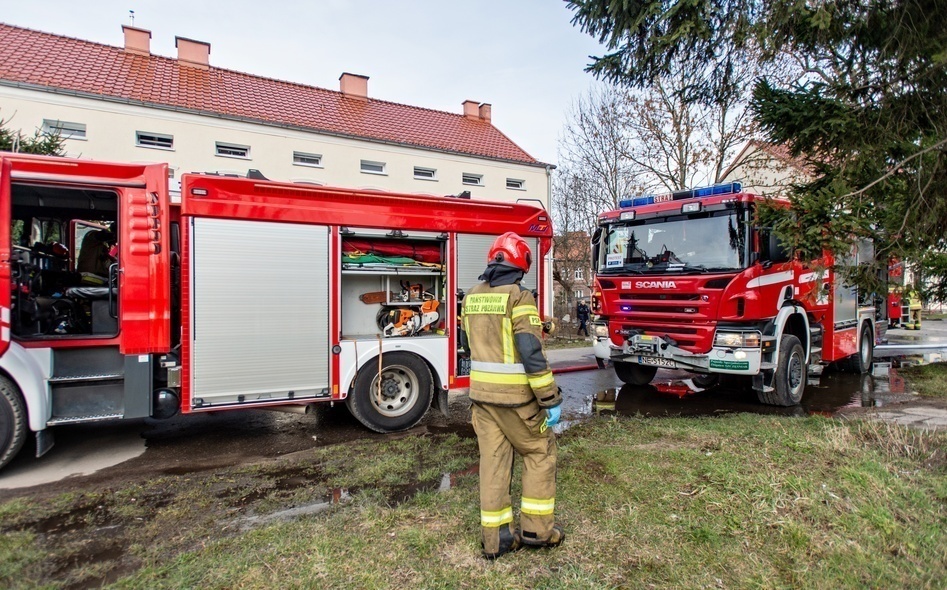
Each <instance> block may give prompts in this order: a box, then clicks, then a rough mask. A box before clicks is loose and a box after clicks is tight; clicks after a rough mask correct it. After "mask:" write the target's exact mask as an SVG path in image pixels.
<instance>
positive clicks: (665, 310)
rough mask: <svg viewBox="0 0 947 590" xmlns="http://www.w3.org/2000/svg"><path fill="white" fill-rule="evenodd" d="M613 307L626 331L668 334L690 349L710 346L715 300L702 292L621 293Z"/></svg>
mask: <svg viewBox="0 0 947 590" xmlns="http://www.w3.org/2000/svg"><path fill="white" fill-rule="evenodd" d="M613 306H614V315H615V316H616V319H617V320H618V321H617V324H618V325H619V329H620V330H621V331H622V332H624V333H626V334H627V333H629V332H632V331H638V332H643V333H644V334H648V335H651V336H661V337H668V338H671V339H673V340H674V341H675V342H676V343H677V346H679V347H681V348H683V349H685V350H689V351H691V352H697V353H703V352H707V350H709V349H710V346H711V341H712V339H713V335H714V329H715V327H716V317H715V315H716V314H715V310H716V307H717V302H716V301H711V300H710V298H708V297H706V296H704V295H702V294H699V293H622V294H619V296H618V298H617V300H615V301H613Z"/></svg>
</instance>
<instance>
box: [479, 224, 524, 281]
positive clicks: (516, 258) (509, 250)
mask: <svg viewBox="0 0 947 590" xmlns="http://www.w3.org/2000/svg"><path fill="white" fill-rule="evenodd" d="M492 263H499V264H503V265H506V266H512V267H514V268H518V269H520V270H521V271H523V272H529V267H530V266H532V264H533V255H532V253H531V252H530V251H529V244H527V243H526V240H524V239H523V238H521V237H519V236H518V235H516V234H515V233H513V232H511V231H508V232H506V233H505V234H503V235H502V236H500V237H499V238H497V239H496V241H495V242H493V247H492V248H490V253H489V254H488V255H487V264H492Z"/></svg>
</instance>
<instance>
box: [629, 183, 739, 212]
mask: <svg viewBox="0 0 947 590" xmlns="http://www.w3.org/2000/svg"><path fill="white" fill-rule="evenodd" d="M740 192H743V184H742V183H739V182H728V183H726V184H715V185H713V186H705V187H701V188H694V189H690V190H686V191H677V192H673V193H666V194H663V195H644V196H641V197H634V198H632V199H622V200H621V201H619V202H618V206H619V207H620V208H622V209H625V208H627V207H640V206H641V205H651V204H654V203H667V202H669V201H683V200H684V199H695V198H698V199H699V198H703V197H714V196H717V195H735V194H737V193H740Z"/></svg>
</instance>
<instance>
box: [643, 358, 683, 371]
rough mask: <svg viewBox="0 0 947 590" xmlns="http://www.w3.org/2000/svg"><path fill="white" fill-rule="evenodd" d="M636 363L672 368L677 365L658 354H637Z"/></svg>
mask: <svg viewBox="0 0 947 590" xmlns="http://www.w3.org/2000/svg"><path fill="white" fill-rule="evenodd" d="M638 364H639V365H652V366H655V367H670V368H672V369H674V368H676V367H677V365H675V364H674V361H672V360H671V359H666V358H661V357H659V356H639V357H638Z"/></svg>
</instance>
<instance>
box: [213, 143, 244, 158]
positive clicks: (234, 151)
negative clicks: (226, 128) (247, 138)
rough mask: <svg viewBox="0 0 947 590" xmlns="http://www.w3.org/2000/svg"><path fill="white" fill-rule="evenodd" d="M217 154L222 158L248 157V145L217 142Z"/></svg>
mask: <svg viewBox="0 0 947 590" xmlns="http://www.w3.org/2000/svg"><path fill="white" fill-rule="evenodd" d="M217 155H218V156H222V157H224V158H245V159H249V158H250V146H248V145H236V144H232V143H222V142H219V141H218V142H217Z"/></svg>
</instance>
